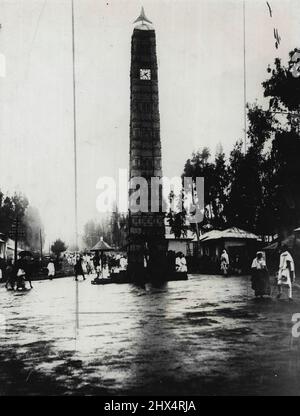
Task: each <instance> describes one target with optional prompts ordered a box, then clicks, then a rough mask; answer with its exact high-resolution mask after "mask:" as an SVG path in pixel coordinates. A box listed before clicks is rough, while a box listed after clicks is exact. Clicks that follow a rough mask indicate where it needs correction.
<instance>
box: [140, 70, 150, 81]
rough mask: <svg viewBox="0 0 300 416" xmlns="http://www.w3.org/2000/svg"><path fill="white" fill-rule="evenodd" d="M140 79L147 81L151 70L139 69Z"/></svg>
mask: <svg viewBox="0 0 300 416" xmlns="http://www.w3.org/2000/svg"><path fill="white" fill-rule="evenodd" d="M140 79H141V80H143V81H149V80H150V79H151V70H150V69H140Z"/></svg>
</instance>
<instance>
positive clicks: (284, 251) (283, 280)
mask: <svg viewBox="0 0 300 416" xmlns="http://www.w3.org/2000/svg"><path fill="white" fill-rule="evenodd" d="M294 280H295V263H294V260H293V257H292V256H291V254H290V253H289V251H288V247H287V246H285V245H284V246H282V248H281V255H280V263H279V271H278V280H277V285H278V295H277V298H278V299H279V298H280V297H281V295H282V288H283V287H286V288H288V293H289V300H293V290H292V284H293V282H294Z"/></svg>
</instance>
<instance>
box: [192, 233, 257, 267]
mask: <svg viewBox="0 0 300 416" xmlns="http://www.w3.org/2000/svg"><path fill="white" fill-rule="evenodd" d="M193 244H194V247H193V254H194V256H195V257H196V258H197V263H198V267H199V270H200V271H203V272H206V273H208V272H210V273H218V272H219V271H220V258H221V254H222V250H224V249H225V250H226V251H227V253H228V255H229V260H230V269H231V271H232V272H233V273H235V272H237V273H247V272H249V270H250V267H251V263H252V259H253V258H254V257H255V254H256V251H257V250H258V249H259V248H260V247H261V240H260V238H259V237H258V236H257V235H255V234H253V233H251V232H248V231H245V230H241V229H240V228H237V227H232V228H228V229H226V230H223V231H219V230H212V231H209V232H207V233H205V234H203V235H202V236H201V237H200V238H199V242H198V241H197V239H196V238H194V240H193Z"/></svg>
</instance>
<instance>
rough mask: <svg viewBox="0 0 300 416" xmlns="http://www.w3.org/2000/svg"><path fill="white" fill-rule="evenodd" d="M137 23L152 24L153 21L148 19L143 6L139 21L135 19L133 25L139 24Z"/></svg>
mask: <svg viewBox="0 0 300 416" xmlns="http://www.w3.org/2000/svg"><path fill="white" fill-rule="evenodd" d="M137 22H142V23H143V22H147V23H151V24H152V22H151V20H149V19H147V17H146V15H145V10H144V7H143V6H142V10H141V13H140V15H139V17H138V18H137V19H135V21H134V22H133V23H137Z"/></svg>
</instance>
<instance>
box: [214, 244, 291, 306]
mask: <svg viewBox="0 0 300 416" xmlns="http://www.w3.org/2000/svg"><path fill="white" fill-rule="evenodd" d="M229 267H230V261H229V255H228V253H227V251H226V250H225V249H224V250H223V251H222V254H221V259H220V269H221V272H222V274H223V275H225V276H227V275H228V271H229ZM276 279H277V290H278V293H277V298H278V299H279V298H280V297H281V296H282V293H283V289H284V288H286V289H287V291H288V298H289V300H292V299H293V290H292V287H293V286H292V285H293V282H294V280H295V263H294V260H293V257H292V255H291V253H290V252H289V250H288V247H287V246H286V245H283V246H281V249H280V262H279V269H278V273H277V278H276ZM251 287H252V289H253V291H254V294H255V297H264V296H270V295H271V283H270V276H269V271H268V268H267V264H266V259H265V255H264V253H263V252H262V251H258V252H257V253H256V257H255V259H254V260H253V262H252V265H251Z"/></svg>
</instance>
